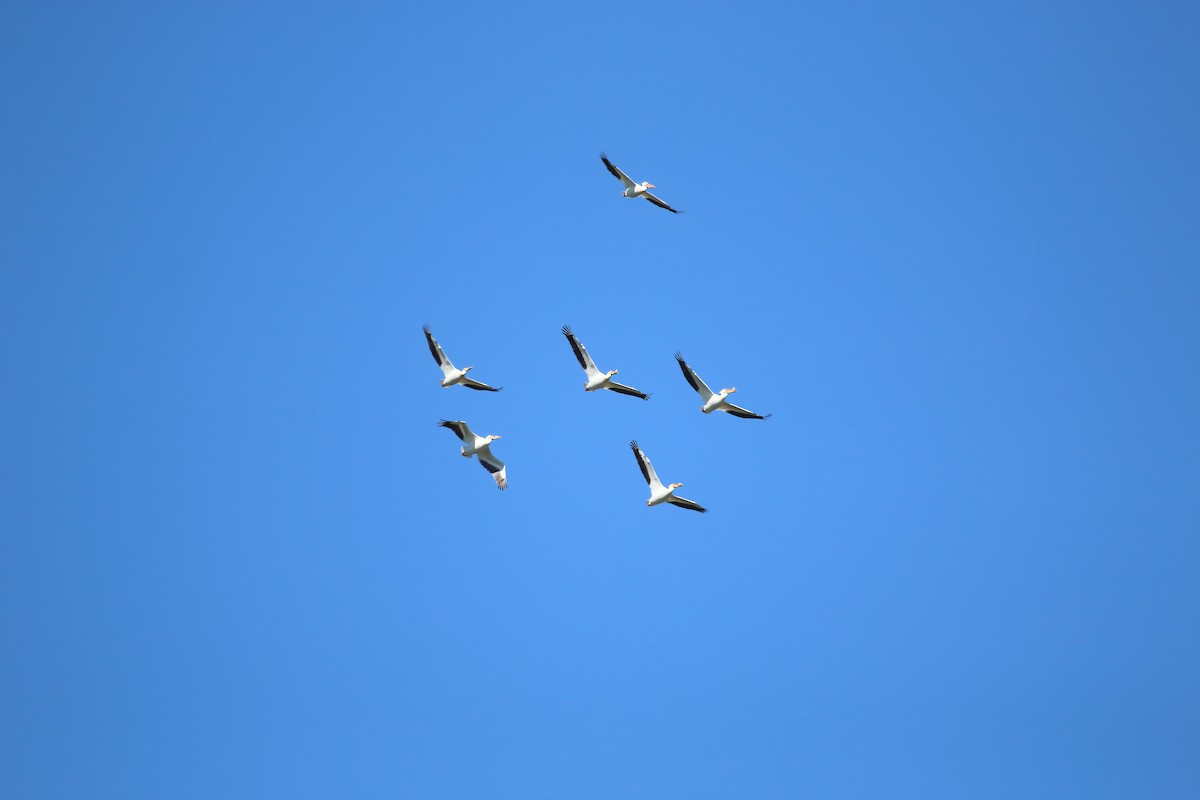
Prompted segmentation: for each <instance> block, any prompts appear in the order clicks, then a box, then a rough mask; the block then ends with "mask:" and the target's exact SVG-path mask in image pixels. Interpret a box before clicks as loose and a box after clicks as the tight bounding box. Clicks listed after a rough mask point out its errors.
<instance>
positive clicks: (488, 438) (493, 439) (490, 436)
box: [487, 433, 500, 444]
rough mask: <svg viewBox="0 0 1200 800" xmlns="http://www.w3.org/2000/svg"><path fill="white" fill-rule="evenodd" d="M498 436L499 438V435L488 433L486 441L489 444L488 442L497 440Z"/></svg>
mask: <svg viewBox="0 0 1200 800" xmlns="http://www.w3.org/2000/svg"><path fill="white" fill-rule="evenodd" d="M499 438H500V437H499V436H495V435H493V434H490V433H489V434H488V437H487V440H488V443H489V444H490V443H492V442H494V441H496V440H497V439H499Z"/></svg>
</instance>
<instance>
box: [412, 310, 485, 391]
mask: <svg viewBox="0 0 1200 800" xmlns="http://www.w3.org/2000/svg"><path fill="white" fill-rule="evenodd" d="M422 330H424V331H425V338H426V339H427V340H428V341H429V352H431V353H433V360H434V361H436V362H437V363H438V366H439V367H441V368H442V373H443V375H444V376H445V377H443V378H442V388H443V389H445V388H446V387H447V386H455V385H458V386H465V387H467V388H468V389H475V390H476V391H480V392H498V391H500V389H501V388H503V387H494V386H488V385H487V384H486V383H480V382H479V381H477V380H475V379H473V378H468V377H467V373H468V372H470V371H471V370H473V369H475V368H474V367H463V368H462V369H458V368H456V367H455V366H454V365H453V364H451V363H450V359H448V358H446V354H445V353H444V352H442V346H441V345H440V344H438V343H437V339H434V338H433V334H432V333H430V332H429V326H428V325H426V326H425V327H424V328H423V329H422Z"/></svg>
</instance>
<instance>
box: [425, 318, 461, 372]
mask: <svg viewBox="0 0 1200 800" xmlns="http://www.w3.org/2000/svg"><path fill="white" fill-rule="evenodd" d="M422 330H424V331H425V340H426V341H428V342H429V352H431V353H433V360H434V361H436V362H437V363H438V366H439V367H441V368H442V372H444V373H446V374H447V375H449V374H450V371H451V370H452V369H454V365H453V364H451V363H450V359H448V358H446V353H445V352H444V351H443V350H442V346H441V345H440V344H438V343H437V339H435V338H433V333H432V332H430V330H429V326H428V325H426V326H425V327H424V328H423V329H422Z"/></svg>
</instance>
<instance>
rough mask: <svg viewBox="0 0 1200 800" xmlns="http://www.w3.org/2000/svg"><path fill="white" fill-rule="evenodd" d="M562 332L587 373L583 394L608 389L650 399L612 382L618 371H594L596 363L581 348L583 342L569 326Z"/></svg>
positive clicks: (630, 387)
mask: <svg viewBox="0 0 1200 800" xmlns="http://www.w3.org/2000/svg"><path fill="white" fill-rule="evenodd" d="M562 332H563V336H565V337H567V341H568V342H570V343H571V349H572V350H574V351H575V358H577V359H579V366H581V367H583V371H584V372H585V373H587V382H586V383H584V384H583V390H584V391H585V392H594V391H596V390H597V389H609V390H611V391H614V392H616V393H617V394H627V395H630V396H632V397H640V398H642V399H643V400H649V399H650V395H648V394H646V393H645V392H639V391H638V390H637V389H634V388H633V387H632V386H626V385H624V384H621V383H617V382H616V381H614V380H613V379H612V376H613V375H616V374H617V372H618V370H615V369H614V370H612V371H610V372H601V371H600V370H598V369H596V362H595V361H592V357H591V356H589V355H588V351H587V348H586V347H584V346H583V342H581V341H579V339H578V338H576V336H575V334H574V333H572V332H571V326H570V325H563V329H562Z"/></svg>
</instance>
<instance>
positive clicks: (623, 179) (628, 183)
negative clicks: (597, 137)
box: [600, 153, 637, 189]
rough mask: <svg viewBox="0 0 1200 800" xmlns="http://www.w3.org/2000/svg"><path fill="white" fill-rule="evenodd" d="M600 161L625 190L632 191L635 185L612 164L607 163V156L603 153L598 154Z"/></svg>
mask: <svg viewBox="0 0 1200 800" xmlns="http://www.w3.org/2000/svg"><path fill="white" fill-rule="evenodd" d="M600 160H601V161H603V162H604V166H606V167H608V171H609V172H611V173H612V174H613V175H615V176H616V177H617V179H618V180H620V181H621V183H623V184H625V188H626V189H632V188H633V187H634V186H636V185H637V184H636V183H634V182H633V181H631V180H630V179H629V176H628V175H626V174H625V173H624V172H621V170H619V169H618V168H617V166H616V165H615V164H613V162H611V161H609V160H608V156H606V155H605V154H604V153H601V154H600Z"/></svg>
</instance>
